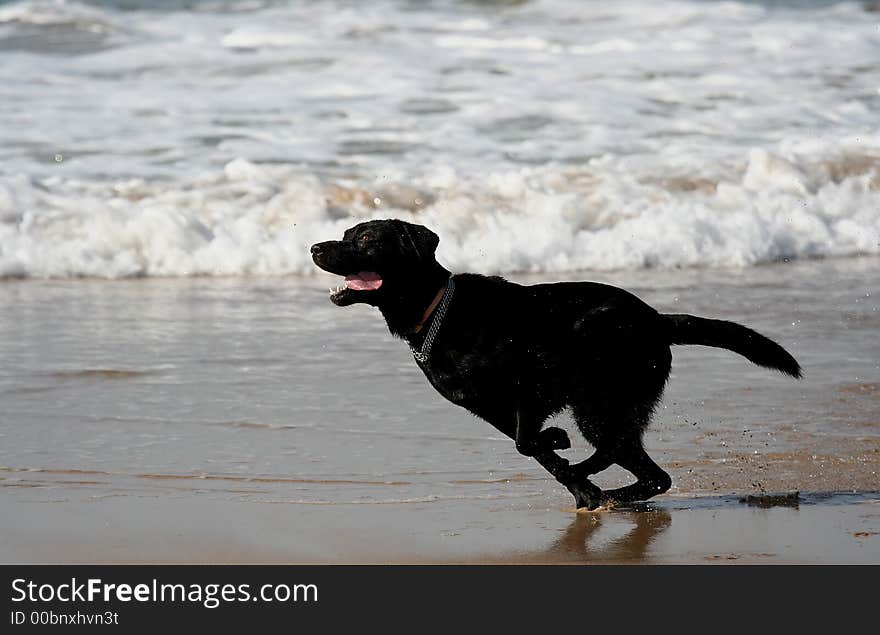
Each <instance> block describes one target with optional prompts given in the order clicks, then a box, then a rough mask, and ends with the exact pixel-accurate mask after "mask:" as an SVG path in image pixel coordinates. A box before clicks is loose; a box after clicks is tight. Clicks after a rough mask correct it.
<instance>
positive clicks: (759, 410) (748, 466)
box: [0, 259, 880, 563]
mask: <svg viewBox="0 0 880 635" xmlns="http://www.w3.org/2000/svg"><path fill="white" fill-rule="evenodd" d="M572 277H574V276H572ZM577 277H582V278H586V279H599V280H607V281H609V282H612V283H615V284H619V285H621V286H624V287H626V288H629V289H632V290H634V291H635V292H636V293H637V294H638V295H640V296H641V297H643V298H645V299H646V300H648V301H649V302H651V303H652V304H653V305H654V306H657V307H658V308H659V309H661V310H664V311H669V312H673V311H675V312H682V311H687V312H692V313H695V314H700V315H708V316H716V317H726V318H728V319H734V320H737V321H742V322H744V323H746V324H748V325H750V326H753V327H754V328H757V329H758V330H761V331H763V332H765V333H767V334H768V335H771V336H773V337H774V338H776V339H779V340H780V341H781V342H783V343H784V344H785V345H786V347H787V348H789V349H790V350H791V351H792V352H793V353H794V354H795V355H796V357H798V359H799V360H800V361H801V363H802V364H803V366H804V368H805V371H806V377H805V379H804V380H803V381H801V382H794V381H791V380H788V379H786V378H783V377H780V376H779V375H775V374H772V373H768V372H767V371H764V370H762V369H759V368H755V367H753V366H750V365H748V364H747V363H745V362H744V361H743V360H741V359H739V358H737V357H736V356H734V355H732V354H728V353H725V352H723V351H714V350H708V349H703V348H699V347H692V348H686V349H685V348H675V349H674V366H673V376H672V378H671V380H670V384H669V388H668V391H667V394H666V398H665V400H664V402H663V405H662V407H661V408H660V410H659V412H658V416H657V418H656V420H655V423H654V424H653V425H652V426H651V428H650V429H649V432H648V434H647V436H646V444H647V446H648V448H649V451H650V453H651V454H652V456H654V457H655V459H656V460H657V461H658V462H659V463H660V464H661V465H663V466H664V467H665V468H666V469H668V470H669V472H670V473H671V475H672V477H673V481H674V485H673V489H672V490H671V491H670V493H669V494H667V495H664V496H661V497H658V498H657V499H655V500H654V501H653V502H651V503H649V504H645V505H641V506H638V507H636V508H634V509H615V510H606V511H600V512H595V513H585V512H580V513H577V512H576V511H575V510H573V509H572V508H571V504H572V502H571V499H570V497H569V495H568V493H567V492H566V491H565V490H564V489H563V488H561V487H560V486H559V485H558V484H557V483H555V482H554V481H552V480H551V479H550V478H549V477H548V476H547V475H546V473H544V472H543V471H542V470H540V468H538V467H537V466H536V465H535V464H534V463H533V462H531V461H529V460H526V459H524V458H523V457H520V456H519V455H518V454H516V452H515V449H514V448H513V447H512V445H513V444H512V443H510V442H509V440H507V439H505V438H502V437H501V436H500V435H498V434H497V433H496V432H495V431H494V430H493V429H492V428H490V427H489V426H488V425H487V424H485V423H483V422H481V421H479V420H476V419H475V418H473V417H471V416H469V415H467V414H466V413H464V412H463V411H460V410H458V409H456V408H455V407H453V406H451V405H450V404H448V403H446V402H444V401H443V400H442V399H441V398H439V397H438V396H437V395H436V394H435V393H434V392H433V391H432V389H431V388H430V386H428V385H427V382H425V380H424V378H423V377H422V376H421V375H420V374H419V372H418V370H417V369H416V368H415V365H414V364H413V362H412V360H411V359H410V357H409V354H408V352H407V350H406V348H405V347H404V346H402V345H401V344H400V343H399V342H395V341H393V340H392V339H391V337H390V336H388V335H387V332H386V331H385V329H384V326H383V324H382V322H381V319H380V318H379V316H378V315H377V314H375V313H374V312H373V311H371V310H369V309H365V308H364V307H357V308H354V309H352V310H347V311H343V310H338V309H337V308H336V307H333V306H332V305H330V304H329V303H328V302H327V299H326V291H323V289H324V288H326V286H329V285H326V284H324V280H323V279H319V280H301V279H295V278H284V279H280V278H279V279H228V280H210V279H191V280H136V281H121V282H106V281H91V280H80V281H65V282H54V281H46V282H38V281H10V282H5V283H3V284H0V318H2V319H0V354H2V358H3V359H4V360H5V362H4V365H3V366H2V368H0V397H2V402H0V404H2V406H0V505H2V509H3V521H2V531H0V562H7V563H15V562H236V563H238V562H279V563H280V562H314V563H368V562H369V563H376V562H378V563H382V562H387V563H414V562H430V563H443V562H473V563H479V562H504V563H518V562H520V563H540V562H559V563H576V562H602V563H605V562H645V563H654V562H657V563H664V562H665V563H707V562H710V563H712V562H720V563H751V562H760V563H880V479H878V478H877V475H878V473H880V418H878V412H880V370H878V360H880V342H878V340H877V333H878V332H880V314H878V310H877V300H876V298H877V297H878V293H880V289H878V283H877V282H876V281H877V280H880V261H878V260H877V259H858V260H849V261H814V262H804V263H792V264H786V265H783V264H780V265H774V266H768V267H757V268H753V269H750V270H746V271H724V270H716V271H711V270H703V271H666V272H664V271H648V272H631V273H626V274H624V273H621V274H605V275H604V276H601V277H600V276H596V275H586V274H585V275H584V276H577ZM521 279H522V280H524V281H531V279H530V278H521ZM554 424H555V425H562V426H563V427H566V428H568V429H569V430H572V427H571V422H570V421H568V420H567V419H566V418H565V417H560V418H559V420H557V421H555V422H554ZM575 445H576V447H575V448H573V449H572V450H570V451H568V452H567V453H566V454H567V456H568V457H569V458H570V459H572V460H576V459H577V458H578V457H579V456H581V455H583V454H584V453H585V452H586V451H588V449H587V448H586V447H585V446H584V443H583V442H582V441H580V442H578V441H577V440H576V441H575ZM597 481H598V482H599V483H600V484H601V485H602V486H615V485H618V484H621V483H623V482H625V481H626V475H625V474H623V473H622V472H620V471H614V470H610V471H609V472H608V473H605V474H603V475H601V476H600V478H598V479H597ZM793 492H799V495H798V496H797V497H796V499H793V497H792V493H793ZM773 493H782V494H787V496H781V497H777V498H769V499H768V498H762V497H764V496H766V495H768V494H773Z"/></svg>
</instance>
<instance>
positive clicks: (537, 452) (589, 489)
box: [515, 404, 602, 509]
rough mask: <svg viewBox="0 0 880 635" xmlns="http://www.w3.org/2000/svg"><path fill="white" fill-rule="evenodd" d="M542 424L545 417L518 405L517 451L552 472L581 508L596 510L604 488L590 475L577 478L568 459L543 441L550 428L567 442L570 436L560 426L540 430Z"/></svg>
mask: <svg viewBox="0 0 880 635" xmlns="http://www.w3.org/2000/svg"><path fill="white" fill-rule="evenodd" d="M542 423H543V421H542V420H540V419H538V418H537V417H535V416H533V415H530V411H529V409H528V408H527V407H524V406H523V405H522V404H520V405H518V406H517V409H516V439H515V440H516V449H517V451H518V452H519V453H520V454H523V455H525V456H530V457H532V458H534V459H535V460H536V461H537V462H538V464H539V465H540V466H541V467H543V468H544V469H545V470H547V471H548V472H550V474H552V475H553V478H555V479H556V480H557V481H559V482H560V483H561V484H562V485H565V487H566V488H567V489H568V491H569V492H571V494H572V496H574V500H575V505H576V506H577V507H578V508H581V507H586V508H587V509H595V508H596V507H598V506H599V505H600V503H601V498H602V490H601V489H599V488H598V487H596V486H595V485H594V484H593V483H592V482H590V480H589V479H587V478H583V479H580V480H579V481H575V479H574V476H575V475H574V473H573V472H572V470H571V469H570V467H569V464H568V459H565V458H563V457H561V456H559V455H558V454H556V452H555V451H554V450H553V448H552V447H548V446H547V445H545V444H543V443H541V436H542V435H543V434H544V433H549V432H551V430H559V431H560V432H562V434H563V435H565V441H566V442H568V435H566V434H565V431H564V430H560V429H559V428H548V429H547V430H544V431H543V432H541V424H542ZM552 436H553V437H556V436H557V435H556V434H555V433H552ZM567 447H570V443H566V444H564V447H562V448H560V449H565V448H567Z"/></svg>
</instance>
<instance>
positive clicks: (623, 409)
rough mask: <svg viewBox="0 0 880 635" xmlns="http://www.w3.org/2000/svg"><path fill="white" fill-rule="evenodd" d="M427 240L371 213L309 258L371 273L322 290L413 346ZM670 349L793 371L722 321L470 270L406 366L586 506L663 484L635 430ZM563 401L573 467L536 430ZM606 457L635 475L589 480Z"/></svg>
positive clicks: (662, 377) (433, 241) (773, 347)
mask: <svg viewBox="0 0 880 635" xmlns="http://www.w3.org/2000/svg"><path fill="white" fill-rule="evenodd" d="M437 243H438V238H437V235H436V234H434V233H433V232H432V231H430V230H429V229H427V228H425V227H422V226H420V225H414V224H411V223H406V222H404V221H400V220H380V221H370V222H367V223H361V224H359V225H356V226H354V227H352V228H351V229H349V230H347V231H346V232H345V235H344V236H343V239H342V240H341V241H328V242H324V243H318V244H317V245H314V246H313V247H312V257H313V260H314V261H315V264H317V265H318V266H319V267H321V268H322V269H324V270H326V271H329V272H331V273H336V274H339V275H349V274H357V273H360V272H364V271H367V272H375V273H377V274H379V275H380V276H381V278H382V285H381V287H379V288H378V289H376V290H361V291H352V290H345V291H342V292H341V293H336V294H333V295H332V296H331V299H332V300H333V302H334V303H336V304H338V305H340V306H347V305H349V304H354V303H358V302H363V303H367V304H370V305H373V306H376V307H378V308H379V310H380V311H381V312H382V315H383V316H384V317H385V320H386V322H387V323H388V327H389V329H390V330H391V332H392V333H393V334H394V335H396V336H397V337H400V338H403V339H405V340H407V342H408V343H409V344H410V345H412V346H414V347H416V348H418V347H419V346H421V344H422V338H423V337H424V334H425V331H426V330H427V328H423V329H422V330H421V331H420V332H418V333H415V332H414V328H415V327H416V325H418V324H419V322H420V321H421V320H422V318H423V316H424V314H425V311H426V310H427V308H428V307H429V306H430V304H431V302H432V301H433V300H434V298H435V297H437V294H438V292H439V291H440V290H441V289H443V288H444V287H445V285H446V282H447V279H448V278H449V275H450V273H449V271H447V270H446V269H445V268H444V267H442V266H441V265H440V264H439V263H438V262H437V261H436V259H435V258H434V251H435V249H436V247H437ZM427 323H430V318H429V320H428V322H427ZM427 323H426V324H427ZM672 344H702V345H707V346H717V347H721V348H727V349H730V350H732V351H735V352H737V353H739V354H741V355H743V356H745V357H746V358H748V359H750V360H751V361H753V362H754V363H756V364H759V365H761V366H766V367H768V368H774V369H776V370H780V371H782V372H784V373H787V374H789V375H792V376H794V377H800V374H801V369H800V366H798V363H797V362H796V361H795V360H794V358H793V357H792V356H791V355H789V354H788V353H787V352H786V351H785V350H784V349H783V348H782V347H781V346H779V345H778V344H776V343H775V342H773V341H771V340H769V339H768V338H766V337H764V336H762V335H759V334H758V333H756V332H754V331H752V330H750V329H748V328H746V327H744V326H740V325H738V324H734V323H732V322H724V321H720V320H707V319H704V318H698V317H694V316H690V315H663V314H660V313H658V312H657V311H655V310H654V309H653V308H651V307H650V306H648V305H647V304H645V303H644V302H642V301H641V300H640V299H638V298H637V297H635V296H634V295H632V294H630V293H628V292H627V291H624V290H622V289H618V288H616V287H612V286H609V285H604V284H598V283H595V282H560V283H555V284H537V285H531V286H523V285H519V284H515V283H513V282H508V281H507V280H504V279H503V278H500V277H494V276H493V277H489V276H483V275H478V274H472V273H465V274H458V275H456V276H455V292H454V296H453V299H452V302H451V303H450V305H449V307H448V311H447V313H446V316H445V318H444V320H443V322H442V325H441V327H440V329H439V331H438V332H437V337H436V340H435V341H434V344H433V348H432V350H431V354H430V357H429V358H428V359H427V360H426V361H425V362H422V363H419V367H420V368H421V369H422V371H423V372H424V373H425V376H426V377H427V378H428V381H430V382H431V384H432V385H433V386H434V388H436V389H437V390H438V391H439V392H440V394H442V395H443V396H444V397H446V398H447V399H448V400H449V401H451V402H453V403H455V404H458V405H459V406H462V407H463V408H467V409H468V410H469V411H471V412H472V413H474V414H475V415H477V416H479V417H481V418H482V419H485V420H486V421H488V422H489V423H490V424H492V425H493V426H495V427H496V428H497V429H498V430H500V431H501V432H503V433H504V434H505V435H507V436H509V437H510V438H511V439H513V440H514V441H515V442H516V447H517V450H518V451H519V452H521V453H522V454H524V455H526V456H532V457H534V458H535V459H536V460H537V461H538V462H539V463H540V464H541V465H543V466H544V467H545V468H546V469H547V470H548V471H549V472H550V473H551V474H552V475H553V476H554V477H555V478H556V479H557V480H558V481H559V482H560V483H562V484H563V485H565V486H566V487H567V488H568V489H569V491H571V493H572V494H573V495H574V497H575V501H576V504H577V505H578V506H579V507H581V506H585V507H589V508H595V507H596V506H598V505H601V504H604V503H607V502H619V503H625V502H630V501H636V500H644V499H647V498H650V497H652V496H654V495H656V494H661V493H663V492H665V491H666V490H668V489H669V487H670V486H671V479H670V478H669V475H668V474H667V473H666V472H665V471H663V469H661V468H660V467H659V466H658V465H657V464H656V463H655V462H654V461H653V460H651V458H650V457H649V456H648V455H647V454H646V452H645V450H644V448H643V446H642V433H643V432H644V430H645V428H646V427H647V425H648V423H649V422H650V420H651V416H652V414H653V412H654V409H655V407H656V406H657V403H658V402H659V401H660V398H661V396H662V395H663V389H664V386H665V384H666V380H667V378H668V377H669V369H670V364H671V360H672V355H671V353H670V349H669V347H670V345H672ZM565 408H569V409H570V410H571V413H572V415H573V417H574V420H575V422H576V423H577V426H578V429H579V430H580V431H581V433H582V434H583V435H584V437H585V438H586V439H587V441H589V443H590V444H591V445H592V446H593V447H594V448H595V453H594V454H593V455H592V456H591V457H590V458H588V459H586V460H585V461H582V462H581V463H578V464H576V465H569V463H568V461H567V460H566V459H564V458H562V457H560V456H559V455H558V454H556V452H555V451H556V450H561V449H565V448H568V447H570V442H569V439H568V435H567V434H566V433H565V431H564V430H561V429H559V428H547V429H542V427H543V425H544V422H545V421H546V420H547V418H548V417H550V416H551V415H553V414H556V413H558V412H560V411H562V410H563V409H565ZM612 464H617V465H620V466H621V467H623V468H624V469H626V470H628V471H630V472H631V473H632V474H634V475H635V476H636V478H637V481H636V482H635V483H633V484H632V485H628V486H626V487H622V488H619V489H615V490H608V491H602V490H600V489H599V488H598V487H597V486H596V485H594V484H593V483H592V482H590V480H589V477H590V476H591V475H592V474H596V473H598V472H601V471H602V470H605V469H606V468H608V467H609V466H611V465H612Z"/></svg>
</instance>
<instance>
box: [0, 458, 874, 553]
mask: <svg viewBox="0 0 880 635" xmlns="http://www.w3.org/2000/svg"><path fill="white" fill-rule="evenodd" d="M38 480H39V482H40V483H41V485H37V484H36V480H35V483H34V484H33V486H31V487H29V486H27V485H25V484H24V483H22V484H21V486H20V487H18V488H14V489H13V490H11V491H10V489H7V490H6V491H4V509H7V510H10V509H12V510H14V513H11V514H7V515H6V518H5V520H4V530H3V534H2V538H0V556H2V560H3V562H6V563H34V562H40V563H300V564H301V563H337V564H368V563H371V564H372V563H388V564H413V563H429V564H430V563H474V564H478V563H503V564H517V563H519V564H539V563H544V564H548V563H558V564H577V563H584V564H586V563H597V564H598V563H642V564H647V563H675V564H706V563H802V564H808V563H825V564H828V563H848V564H866V563H871V564H878V563H880V492H859V493H847V492H835V493H830V492H828V493H800V494H793V493H786V494H785V495H783V496H775V497H772V496H767V497H765V496H763V495H747V496H740V495H724V496H720V495H695V496H687V497H686V496H673V497H670V496H664V497H661V498H658V499H657V500H656V501H655V502H651V503H644V504H640V505H637V506H634V507H631V508H623V509H614V510H601V511H596V512H587V511H585V510H581V511H579V512H576V511H575V510H574V509H572V508H571V507H570V506H569V505H570V503H569V501H568V497H567V494H566V493H565V492H564V491H561V490H560V488H559V487H558V486H556V485H555V484H554V483H551V482H550V481H547V480H543V479H539V480H530V479H527V478H522V479H518V480H513V481H510V482H505V483H497V484H496V487H497V488H498V489H499V490H500V491H501V492H502V493H503V495H504V496H506V497H507V498H501V499H498V498H495V499H491V500H488V499H486V498H484V497H479V496H474V497H468V496H467V495H466V494H463V495H462V496H461V497H460V498H458V499H454V500H436V501H430V502H411V503H386V504H369V503H366V504H355V503H342V504H328V505H322V504H311V505H309V504H302V503H299V504H297V503H292V502H290V501H288V500H282V499H279V500H274V501H270V500H265V501H263V502H243V501H242V500H241V499H240V500H235V499H234V498H231V497H232V496H233V495H234V494H235V493H236V492H239V493H241V492H248V493H253V491H254V489H255V488H258V487H260V485H261V484H260V483H250V484H242V483H236V482H233V483H222V482H219V480H214V481H208V482H207V483H205V485H204V487H202V488H193V489H190V488H188V487H183V486H181V487H178V486H175V485H170V484H169V482H168V481H169V480H173V479H168V480H161V479H160V480H156V479H152V480H150V478H149V477H148V478H144V477H134V478H132V479H130V480H132V481H139V480H143V481H144V482H126V481H128V480H129V479H128V478H126V477H122V476H120V475H83V474H80V475H76V474H67V475H64V474H51V475H48V474H42V475H40V478H39V479H38ZM102 481H105V482H106V481H114V482H116V483H117V485H118V486H119V487H121V488H122V489H124V490H125V493H119V494H112V493H106V494H99V495H93V494H90V493H89V491H90V490H92V489H94V488H95V486H96V485H97V484H98V483H100V482H102ZM49 483H51V485H49ZM291 487H292V486H290V485H288V486H286V487H277V486H276V489H275V494H276V495H279V496H280V495H283V494H284V492H285V489H290V488H291ZM325 487H342V488H349V489H355V488H357V487H358V485H357V484H356V483H350V484H338V483H335V484H334V483H329V484H326V485H325ZM463 487H465V486H463ZM525 501H531V502H525Z"/></svg>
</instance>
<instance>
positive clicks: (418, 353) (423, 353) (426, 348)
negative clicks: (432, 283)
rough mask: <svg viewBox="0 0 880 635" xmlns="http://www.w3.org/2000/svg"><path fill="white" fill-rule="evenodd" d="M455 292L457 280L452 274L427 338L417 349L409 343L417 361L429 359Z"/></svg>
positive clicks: (426, 335)
mask: <svg viewBox="0 0 880 635" xmlns="http://www.w3.org/2000/svg"><path fill="white" fill-rule="evenodd" d="M453 292H455V280H453V279H452V276H449V280H448V281H447V283H446V291H444V292H443V298H442V299H441V300H440V306H438V307H437V310H436V311H434V317H432V318H431V326H430V327H428V332H427V333H426V334H425V339H424V340H422V345H421V347H420V348H419V349H418V350H416V348H415V347H413V345H412V344H410V345H409V349H410V350H411V351H412V354H413V357H415V358H416V361H417V362H421V363H425V362H426V361H428V357H430V355H431V347H432V346H433V345H434V338H435V337H437V331H439V330H440V324H442V322H443V317H444V316H445V315H446V309H448V308H449V303H450V302H451V301H452V294H453Z"/></svg>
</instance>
